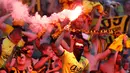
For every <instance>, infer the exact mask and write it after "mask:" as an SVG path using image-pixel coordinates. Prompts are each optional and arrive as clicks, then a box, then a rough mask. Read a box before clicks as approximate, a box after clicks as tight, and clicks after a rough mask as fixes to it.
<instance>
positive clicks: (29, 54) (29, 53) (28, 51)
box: [23, 45, 34, 57]
mask: <svg viewBox="0 0 130 73" xmlns="http://www.w3.org/2000/svg"><path fill="white" fill-rule="evenodd" d="M23 50H26V56H27V57H32V55H33V52H34V47H33V45H26V46H25V47H24V48H23Z"/></svg>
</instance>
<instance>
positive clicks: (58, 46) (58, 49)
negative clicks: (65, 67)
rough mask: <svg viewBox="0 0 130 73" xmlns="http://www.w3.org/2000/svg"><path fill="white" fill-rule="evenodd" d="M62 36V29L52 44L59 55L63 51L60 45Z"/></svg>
mask: <svg viewBox="0 0 130 73" xmlns="http://www.w3.org/2000/svg"><path fill="white" fill-rule="evenodd" d="M63 37H64V31H63V32H62V33H61V35H60V36H59V37H58V38H57V40H56V42H55V43H54V44H53V45H52V47H53V48H52V49H53V51H54V52H55V53H56V54H57V55H58V56H61V55H62V54H63V52H64V49H63V48H62V47H61V46H60V44H61V41H62V40H63Z"/></svg>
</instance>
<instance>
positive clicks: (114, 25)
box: [101, 15, 129, 33]
mask: <svg viewBox="0 0 130 73" xmlns="http://www.w3.org/2000/svg"><path fill="white" fill-rule="evenodd" d="M128 22H129V16H128V15H124V16H116V17H113V18H108V19H103V20H102V22H101V25H102V27H106V28H107V29H112V30H115V31H121V32H123V33H127V31H128Z"/></svg>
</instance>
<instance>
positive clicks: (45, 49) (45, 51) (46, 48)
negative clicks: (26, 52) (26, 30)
mask: <svg viewBox="0 0 130 73" xmlns="http://www.w3.org/2000/svg"><path fill="white" fill-rule="evenodd" d="M39 50H40V51H41V53H42V54H43V55H48V56H49V55H50V53H54V51H53V50H52V47H51V45H50V44H47V43H43V44H41V45H40V49H39Z"/></svg>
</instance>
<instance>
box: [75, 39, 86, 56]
mask: <svg viewBox="0 0 130 73" xmlns="http://www.w3.org/2000/svg"><path fill="white" fill-rule="evenodd" d="M83 50H84V41H83V39H79V38H78V39H77V38H76V39H75V43H74V49H73V53H74V55H75V56H81V55H82V53H83Z"/></svg>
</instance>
